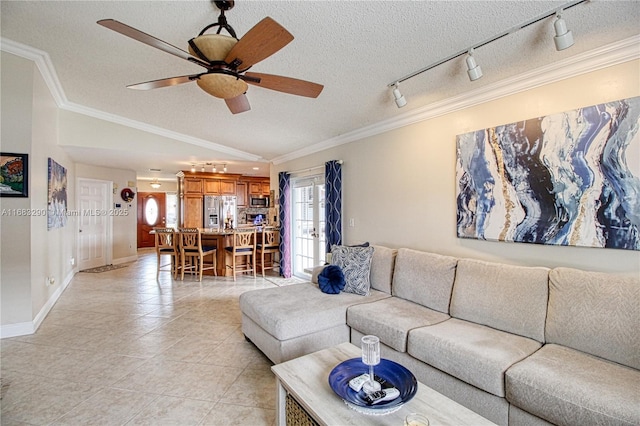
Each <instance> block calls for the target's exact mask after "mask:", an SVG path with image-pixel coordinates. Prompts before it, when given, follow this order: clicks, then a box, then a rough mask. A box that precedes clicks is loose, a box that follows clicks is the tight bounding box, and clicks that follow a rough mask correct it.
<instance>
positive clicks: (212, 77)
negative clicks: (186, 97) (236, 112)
mask: <svg viewBox="0 0 640 426" xmlns="http://www.w3.org/2000/svg"><path fill="white" fill-rule="evenodd" d="M197 84H198V86H199V87H200V88H201V89H202V90H204V91H205V92H207V93H208V94H210V95H211V96H215V97H216V98H221V99H231V98H235V97H236V96H240V95H242V94H243V93H245V92H246V91H247V90H248V89H249V86H248V85H247V83H245V82H244V80H240V79H239V78H237V77H234V76H231V75H227V74H204V75H202V76H200V78H199V79H198V80H197Z"/></svg>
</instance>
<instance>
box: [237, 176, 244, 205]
mask: <svg viewBox="0 0 640 426" xmlns="http://www.w3.org/2000/svg"><path fill="white" fill-rule="evenodd" d="M236 205H237V206H238V207H247V183H246V182H238V183H236Z"/></svg>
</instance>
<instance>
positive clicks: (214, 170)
mask: <svg viewBox="0 0 640 426" xmlns="http://www.w3.org/2000/svg"><path fill="white" fill-rule="evenodd" d="M211 171H212V172H213V173H215V172H216V171H217V169H216V165H215V164H214V165H213V168H212V169H211Z"/></svg>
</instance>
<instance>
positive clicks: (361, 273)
mask: <svg viewBox="0 0 640 426" xmlns="http://www.w3.org/2000/svg"><path fill="white" fill-rule="evenodd" d="M372 257H373V247H348V246H333V247H331V264H333V265H337V266H339V267H340V269H342V273H343V274H344V281H345V286H344V290H343V291H344V292H345V293H354V294H359V295H361V296H368V295H369V288H370V286H371V283H370V281H369V273H370V271H371V258H372Z"/></svg>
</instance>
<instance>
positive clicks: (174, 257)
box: [153, 228, 179, 279]
mask: <svg viewBox="0 0 640 426" xmlns="http://www.w3.org/2000/svg"><path fill="white" fill-rule="evenodd" d="M153 232H154V233H155V244H156V255H157V257H158V270H157V272H156V279H157V278H158V277H159V276H160V271H166V269H162V268H164V267H166V266H170V267H171V268H170V271H171V275H173V278H174V279H176V278H178V263H179V262H178V257H179V252H178V242H177V239H176V233H175V230H174V229H173V228H153ZM162 256H169V257H170V263H165V264H164V265H163V264H162V263H161V260H162V259H161V258H162Z"/></svg>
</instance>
